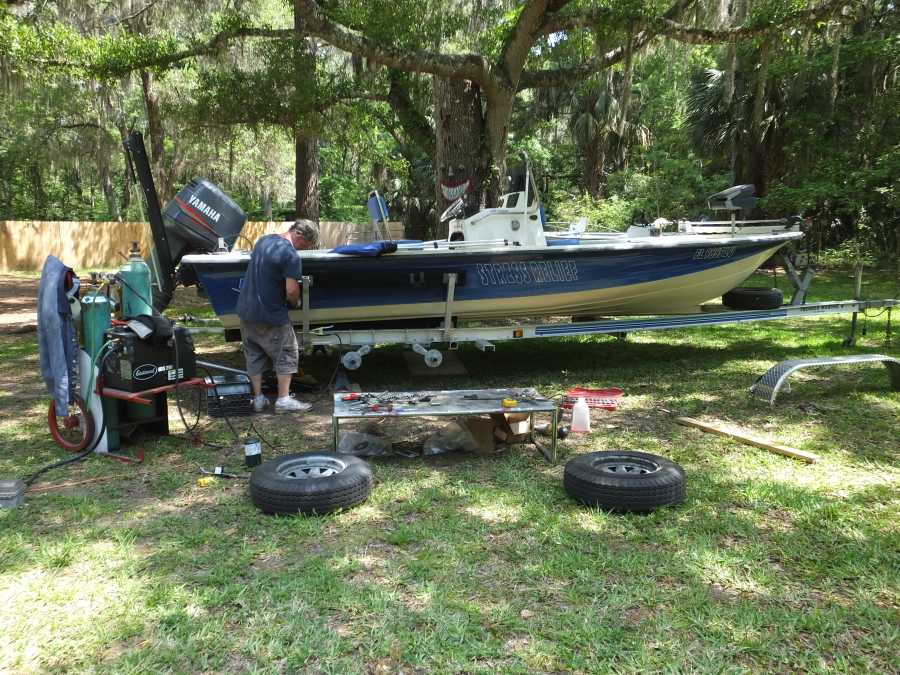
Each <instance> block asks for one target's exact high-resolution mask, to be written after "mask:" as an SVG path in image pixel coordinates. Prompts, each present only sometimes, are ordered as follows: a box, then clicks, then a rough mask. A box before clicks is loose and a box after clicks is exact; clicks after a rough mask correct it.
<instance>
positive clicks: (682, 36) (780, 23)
mask: <svg viewBox="0 0 900 675" xmlns="http://www.w3.org/2000/svg"><path fill="white" fill-rule="evenodd" d="M845 4H847V0H827V2H824V3H822V4H821V5H818V6H817V7H812V8H810V9H804V10H800V11H798V12H791V13H790V14H785V15H784V16H782V17H779V18H778V19H777V20H769V21H766V22H760V23H751V24H745V25H743V26H733V27H730V28H718V29H716V28H694V27H691V26H686V25H684V24H682V23H679V22H677V21H674V20H672V19H669V18H666V17H662V18H660V19H658V20H657V21H653V22H651V23H650V24H649V25H648V26H647V28H648V29H649V30H652V31H654V32H655V33H656V34H657V35H664V36H666V37H669V38H672V39H673V40H678V41H679V42H686V43H688V44H715V43H721V42H733V41H735V40H737V39H739V38H748V37H755V36H758V35H763V34H765V33H771V32H775V31H778V30H781V29H782V28H784V27H785V26H789V25H790V26H797V25H805V24H810V23H817V22H819V21H822V20H823V19H827V18H829V17H831V16H832V15H833V14H834V13H835V12H837V11H839V10H840V9H841V7H843V6H844V5H845Z"/></svg>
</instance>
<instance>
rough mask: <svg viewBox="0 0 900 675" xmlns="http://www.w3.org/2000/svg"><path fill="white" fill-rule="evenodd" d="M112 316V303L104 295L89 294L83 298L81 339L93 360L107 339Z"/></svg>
mask: <svg viewBox="0 0 900 675" xmlns="http://www.w3.org/2000/svg"><path fill="white" fill-rule="evenodd" d="M111 318H112V305H111V303H110V302H109V300H108V299H107V298H106V296H104V295H100V294H99V293H92V294H89V295H87V296H85V297H83V298H82V299H81V340H82V342H83V344H84V351H86V352H87V355H88V358H90V359H91V360H92V361H93V360H94V359H96V358H97V352H99V351H100V347H101V346H103V343H104V342H105V341H106V337H105V336H106V331H108V330H109V327H110V325H111V321H110V320H111Z"/></svg>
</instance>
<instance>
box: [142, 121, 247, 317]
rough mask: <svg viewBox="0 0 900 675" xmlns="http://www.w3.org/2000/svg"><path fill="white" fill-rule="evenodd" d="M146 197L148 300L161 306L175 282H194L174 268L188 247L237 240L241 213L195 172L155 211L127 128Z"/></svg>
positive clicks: (145, 170)
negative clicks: (149, 247) (149, 245)
mask: <svg viewBox="0 0 900 675" xmlns="http://www.w3.org/2000/svg"><path fill="white" fill-rule="evenodd" d="M125 149H126V150H127V151H128V154H129V156H130V157H131V160H132V163H133V166H134V169H135V170H136V171H137V174H138V180H139V182H140V185H141V189H142V190H143V192H144V197H145V198H146V202H147V216H148V219H149V220H150V229H151V231H152V232H153V251H152V252H151V253H150V257H149V258H148V259H147V264H148V265H149V266H150V273H151V275H152V284H153V305H154V307H155V308H156V309H157V310H159V311H162V310H163V309H165V308H166V307H167V306H168V304H169V302H170V301H171V300H172V293H174V292H175V286H176V285H177V284H178V283H181V284H183V285H185V286H190V285H193V284H196V283H197V279H196V278H195V277H194V276H193V273H191V272H188V271H187V270H184V273H183V274H182V271H181V270H179V268H178V263H180V262H181V258H182V257H183V256H185V255H186V254H188V253H209V252H211V251H215V250H217V249H218V248H219V239H222V240H223V241H224V244H225V248H226V249H227V250H229V251H230V250H231V247H232V246H234V242H235V241H236V240H237V237H238V235H239V234H240V232H241V229H242V228H243V227H244V223H245V222H246V221H247V216H246V215H245V214H244V212H243V210H242V209H241V207H240V206H238V205H237V204H236V203H235V202H234V200H233V199H231V197H229V196H228V195H226V194H225V193H224V192H223V191H222V190H220V189H219V188H218V186H216V185H215V184H213V183H211V182H209V181H208V180H206V179H204V178H195V179H194V180H192V181H191V182H190V183H188V184H187V185H186V186H185V187H183V188H182V189H181V191H180V192H179V193H178V194H177V195H175V198H174V199H172V201H171V202H169V203H168V205H166V209H165V211H163V212H162V213H161V212H160V208H159V198H158V197H157V194H156V187H155V186H154V184H153V176H152V174H151V173H150V162H149V161H148V159H147V150H146V148H145V147H144V139H143V137H142V136H141V134H140V133H138V132H132V133H131V134H129V136H128V140H127V141H125Z"/></svg>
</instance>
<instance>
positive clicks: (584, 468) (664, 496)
mask: <svg viewBox="0 0 900 675" xmlns="http://www.w3.org/2000/svg"><path fill="white" fill-rule="evenodd" d="M684 482H685V481H684V469H682V468H681V467H680V466H678V465H677V464H676V463H675V462H672V461H670V460H668V459H666V458H665V457H659V456H657V455H651V454H649V453H646V452H629V451H625V450H612V451H603V452H591V453H588V454H586V455H580V456H578V457H575V458H573V459H571V460H569V462H568V463H566V468H565V471H564V473H563V486H564V487H565V489H566V492H567V493H568V494H569V496H570V497H572V498H573V499H575V500H576V501H578V502H581V503H582V504H586V505H588V506H596V507H599V508H601V509H605V510H608V511H621V512H624V511H639V512H640V511H652V510H653V509H655V508H658V507H660V506H668V505H670V504H678V503H681V502H683V501H684Z"/></svg>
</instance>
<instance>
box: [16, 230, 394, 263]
mask: <svg viewBox="0 0 900 675" xmlns="http://www.w3.org/2000/svg"><path fill="white" fill-rule="evenodd" d="M289 225H290V222H283V223H275V222H259V221H257V222H248V223H246V224H245V225H244V229H243V230H241V235H242V236H243V237H245V238H246V239H244V238H241V239H239V240H238V244H237V248H243V249H246V248H249V243H248V241H249V242H256V240H257V239H259V238H260V237H261V236H263V235H264V234H271V233H273V232H284V231H285V230H286V229H287V228H288V226H289ZM388 226H389V231H390V236H391V237H393V238H394V239H401V238H402V237H403V224H402V223H398V222H391V223H388ZM319 235H320V244H319V247H320V248H323V249H329V248H334V247H335V246H340V245H341V244H346V243H348V242H361V241H371V240H372V225H371V224H368V223H367V224H358V223H337V222H322V223H320V224H319ZM133 241H137V242H139V243H140V246H141V251H142V252H143V253H144V255H145V256H146V255H148V254H149V253H150V248H151V246H152V243H153V241H152V238H151V236H150V226H149V225H148V224H147V223H116V222H92V221H86V222H61V221H36V220H0V272H26V271H33V270H40V269H41V268H42V267H43V266H44V260H45V259H46V257H47V256H48V255H50V254H52V255H55V256H56V257H58V258H59V259H60V260H62V261H63V262H64V263H66V264H67V265H68V266H69V267H72V268H74V269H76V270H89V269H104V268H114V267H118V266H119V265H121V264H122V262H124V261H123V258H122V256H127V253H128V249H129V248H131V242H133Z"/></svg>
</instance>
